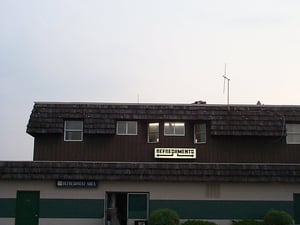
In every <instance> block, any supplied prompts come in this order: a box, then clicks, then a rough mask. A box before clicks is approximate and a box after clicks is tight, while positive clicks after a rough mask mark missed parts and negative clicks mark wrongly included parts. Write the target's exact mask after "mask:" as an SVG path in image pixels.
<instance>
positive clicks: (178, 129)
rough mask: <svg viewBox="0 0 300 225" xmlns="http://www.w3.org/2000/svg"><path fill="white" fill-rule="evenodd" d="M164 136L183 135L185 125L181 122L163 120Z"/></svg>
mask: <svg viewBox="0 0 300 225" xmlns="http://www.w3.org/2000/svg"><path fill="white" fill-rule="evenodd" d="M164 134H165V136H184V135H185V126H184V123H182V122H165V123H164Z"/></svg>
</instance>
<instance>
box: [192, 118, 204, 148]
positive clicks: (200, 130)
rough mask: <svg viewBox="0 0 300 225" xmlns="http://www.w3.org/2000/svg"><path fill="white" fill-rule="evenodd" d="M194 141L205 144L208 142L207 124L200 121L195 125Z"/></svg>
mask: <svg viewBox="0 0 300 225" xmlns="http://www.w3.org/2000/svg"><path fill="white" fill-rule="evenodd" d="M194 143H196V144H205V143H206V124H205V123H198V124H195V125H194Z"/></svg>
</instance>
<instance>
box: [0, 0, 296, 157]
mask: <svg viewBox="0 0 300 225" xmlns="http://www.w3.org/2000/svg"><path fill="white" fill-rule="evenodd" d="M299 12H300V1H298V0H251V1H250V0H227V1H223V0H211V1H204V0H194V1H192V0H184V1H183V0H181V1H179V0H151V1H143V0H126V1H124V0H107V1H101V0H85V1H82V0H77V1H76V0H43V1H40V0H36V1H34V0H26V1H23V0H0V84H1V89H0V100H1V103H2V104H1V105H2V107H1V110H0V118H1V120H0V121H1V127H2V129H1V131H0V160H31V159H32V151H33V138H32V137H31V136H29V135H28V134H26V133H25V131H26V125H27V121H28V118H29V115H30V111H31V109H32V106H33V103H34V101H90V102H91V101H96V102H137V96H138V95H139V99H140V102H168V103H192V102H194V101H196V100H206V101H207V102H208V103H226V95H224V94H223V79H222V75H223V73H224V63H227V68H228V70H227V74H228V76H229V77H230V78H231V82H230V85H231V87H230V92H231V94H230V101H231V103H237V104H240V103H242V104H255V103H256V102H257V101H258V100H260V101H261V102H262V103H264V104H298V105H300V97H299V94H298V90H299V88H298V86H299V83H300V63H299V62H300V29H299V27H300V13H299Z"/></svg>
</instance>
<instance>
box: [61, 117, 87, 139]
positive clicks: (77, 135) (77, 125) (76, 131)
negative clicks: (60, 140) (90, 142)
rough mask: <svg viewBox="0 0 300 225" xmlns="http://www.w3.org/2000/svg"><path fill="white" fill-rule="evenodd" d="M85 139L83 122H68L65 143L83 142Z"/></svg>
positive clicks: (66, 122)
mask: <svg viewBox="0 0 300 225" xmlns="http://www.w3.org/2000/svg"><path fill="white" fill-rule="evenodd" d="M82 138H83V121H82V120H66V121H65V129H64V140H65V141H82Z"/></svg>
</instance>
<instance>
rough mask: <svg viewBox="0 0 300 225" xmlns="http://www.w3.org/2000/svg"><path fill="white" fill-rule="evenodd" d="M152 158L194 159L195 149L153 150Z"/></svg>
mask: <svg viewBox="0 0 300 225" xmlns="http://www.w3.org/2000/svg"><path fill="white" fill-rule="evenodd" d="M154 158H162V159H196V149H195V148H155V149H154Z"/></svg>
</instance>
